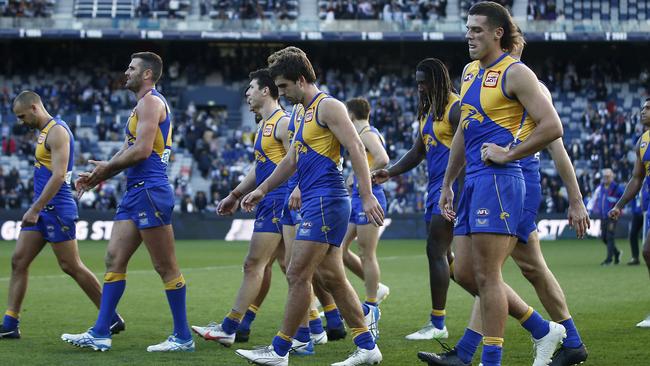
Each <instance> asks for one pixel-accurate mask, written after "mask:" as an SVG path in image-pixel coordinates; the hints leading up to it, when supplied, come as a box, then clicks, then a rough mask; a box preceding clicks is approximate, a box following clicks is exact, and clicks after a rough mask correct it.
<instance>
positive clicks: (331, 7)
mask: <svg viewBox="0 0 650 366" xmlns="http://www.w3.org/2000/svg"><path fill="white" fill-rule="evenodd" d="M318 9H319V12H318V15H319V17H320V18H321V19H359V20H370V19H381V20H384V21H394V22H401V21H404V20H414V19H421V20H429V19H432V18H433V19H438V18H444V17H446V15H447V0H436V1H414V0H409V1H401V2H398V1H394V0H372V1H370V0H350V1H347V0H319V1H318Z"/></svg>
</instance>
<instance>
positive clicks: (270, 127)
mask: <svg viewBox="0 0 650 366" xmlns="http://www.w3.org/2000/svg"><path fill="white" fill-rule="evenodd" d="M271 134H273V123H268V124H267V125H265V126H264V136H266V137H268V136H271Z"/></svg>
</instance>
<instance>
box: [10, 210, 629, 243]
mask: <svg viewBox="0 0 650 366" xmlns="http://www.w3.org/2000/svg"><path fill="white" fill-rule="evenodd" d="M22 215H23V212H22V211H19V210H7V211H5V212H2V213H0V240H5V241H13V240H16V239H17V238H18V235H19V234H20V219H21V217H22ZM80 217H81V219H80V220H79V221H77V239H79V240H93V241H95V240H109V239H110V238H111V229H112V228H113V221H112V219H113V214H112V213H111V212H100V211H92V212H82V213H81V214H80ZM172 221H173V224H174V233H175V236H176V238H177V239H203V240H210V239H219V240H226V241H239V240H242V241H248V240H250V238H251V236H252V234H253V226H254V223H255V220H254V219H253V218H252V217H251V216H235V217H218V216H216V215H215V214H211V213H210V214H200V213H197V214H180V213H175V214H174V218H173V220H172ZM629 221H630V220H629V218H628V217H622V218H621V222H620V223H619V225H618V228H617V233H616V234H617V237H621V238H624V237H627V228H628V224H629ZM537 230H538V234H539V237H540V239H541V240H555V239H570V238H575V231H573V229H571V228H570V227H569V221H568V220H567V219H566V218H564V217H562V216H558V215H554V216H548V215H547V216H540V217H539V218H538V221H537ZM380 235H381V236H382V238H384V239H422V240H424V239H426V226H425V223H424V220H422V216H421V215H419V214H404V215H393V216H391V217H390V218H387V219H386V220H385V222H384V226H383V227H382V228H381V231H380ZM588 235H589V236H592V237H598V236H599V235H600V220H591V229H589V231H588Z"/></svg>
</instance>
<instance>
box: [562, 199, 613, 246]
mask: <svg viewBox="0 0 650 366" xmlns="http://www.w3.org/2000/svg"><path fill="white" fill-rule="evenodd" d="M610 213H611V211H610ZM569 226H571V227H572V228H574V229H575V231H576V236H577V237H578V238H580V239H582V238H584V236H585V234H586V233H587V229H589V227H590V226H591V221H590V220H589V214H588V213H587V208H586V207H585V204H584V203H583V202H582V201H576V202H574V203H573V204H571V203H569Z"/></svg>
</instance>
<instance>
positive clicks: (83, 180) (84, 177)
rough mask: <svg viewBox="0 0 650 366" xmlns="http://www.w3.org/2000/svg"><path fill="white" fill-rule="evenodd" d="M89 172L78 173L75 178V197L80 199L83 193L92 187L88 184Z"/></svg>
mask: <svg viewBox="0 0 650 366" xmlns="http://www.w3.org/2000/svg"><path fill="white" fill-rule="evenodd" d="M90 174H91V173H90V172H83V173H79V177H78V178H77V180H75V182H74V188H75V190H76V191H77V199H80V198H81V196H83V195H84V193H86V192H87V191H88V190H90V189H92V188H93V187H91V186H89V185H88V180H89V177H90Z"/></svg>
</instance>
